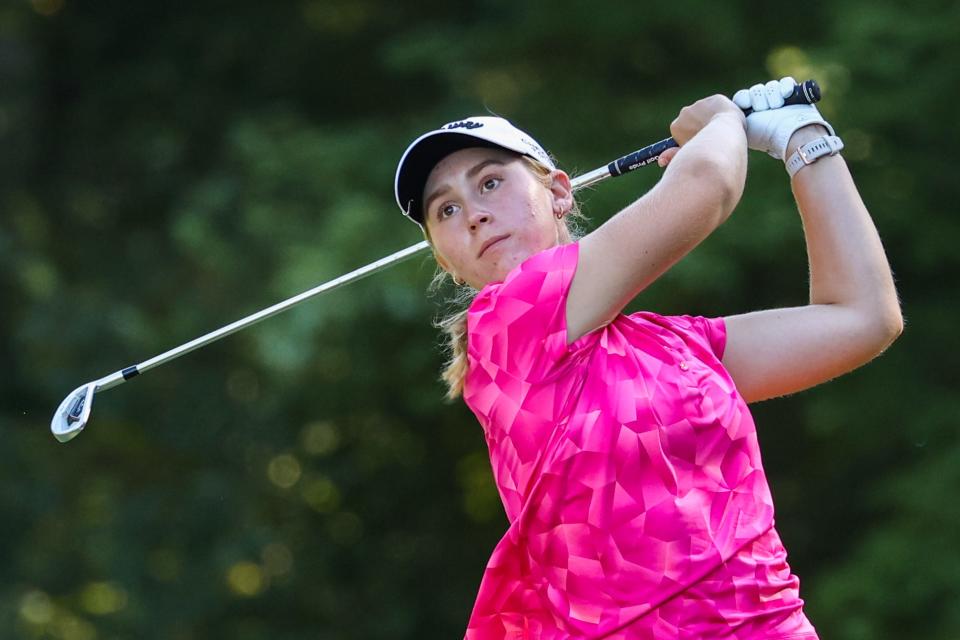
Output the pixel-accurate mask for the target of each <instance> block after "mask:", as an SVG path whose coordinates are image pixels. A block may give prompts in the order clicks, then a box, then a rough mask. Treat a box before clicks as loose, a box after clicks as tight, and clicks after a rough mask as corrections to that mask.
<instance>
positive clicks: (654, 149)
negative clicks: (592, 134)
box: [607, 80, 820, 177]
mask: <svg viewBox="0 0 960 640" xmlns="http://www.w3.org/2000/svg"><path fill="white" fill-rule="evenodd" d="M815 102H820V85H819V84H817V81H816V80H805V81H803V82H801V83H799V84H797V86H795V87H794V88H793V93H791V94H790V95H789V96H787V97H786V98H784V99H783V104H784V105H793V104H813V103H815ZM751 113H753V109H750V108H747V109H744V110H743V115H745V116H749V115H750V114H751ZM678 146H680V145H678V144H677V142H676V140H674V139H673V138H666V139H665V140H661V141H660V142H656V143H654V144H651V145H648V146H646V147H644V148H643V149H638V150H636V151H634V152H633V153H628V154H627V155H625V156H623V157H622V158H618V159H617V160H614V161H613V162H611V163H610V164H608V165H607V171H609V172H610V175H611V176H613V177H617V176H622V175H623V174H625V173H630V172H631V171H633V170H634V169H637V168H638V167H642V166H644V165H647V164H650V163H651V162H656V160H657V158H658V157H659V156H660V154H661V153H663V152H664V151H666V150H667V149H672V148H673V147H678Z"/></svg>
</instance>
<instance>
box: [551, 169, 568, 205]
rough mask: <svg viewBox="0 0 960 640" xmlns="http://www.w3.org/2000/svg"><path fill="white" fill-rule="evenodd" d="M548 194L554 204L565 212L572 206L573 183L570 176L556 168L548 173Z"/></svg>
mask: <svg viewBox="0 0 960 640" xmlns="http://www.w3.org/2000/svg"><path fill="white" fill-rule="evenodd" d="M550 194H551V195H552V196H553V203H554V206H556V207H559V209H560V210H561V211H563V212H564V213H566V212H567V211H570V209H572V208H573V185H571V184H570V176H568V175H567V174H566V172H564V171H560V170H559V169H556V170H555V171H553V172H551V174H550Z"/></svg>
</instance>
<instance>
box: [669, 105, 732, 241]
mask: <svg viewBox="0 0 960 640" xmlns="http://www.w3.org/2000/svg"><path fill="white" fill-rule="evenodd" d="M704 177H706V178H708V179H707V181H704ZM746 178H747V137H746V132H745V130H744V120H743V116H742V115H741V114H740V113H721V114H718V115H716V116H714V117H713V118H712V119H711V120H710V122H709V123H708V124H707V125H706V126H705V127H704V128H703V129H701V130H700V131H699V132H698V133H697V135H695V136H693V137H692V138H691V139H690V140H689V141H688V142H687V143H686V144H684V145H683V147H682V148H681V149H680V150H679V152H678V153H677V155H676V156H675V157H674V158H673V160H672V161H671V163H670V165H669V167H667V170H666V172H665V173H664V176H663V179H662V180H661V181H660V184H659V185H658V186H657V188H658V189H659V190H662V191H675V190H689V189H708V190H711V191H712V192H713V194H714V197H713V202H715V203H716V214H717V216H718V217H717V219H716V220H715V221H714V222H715V224H714V225H713V226H714V227H715V226H718V225H719V224H720V223H722V222H723V221H724V220H725V219H726V218H727V217H728V216H729V215H730V213H731V212H732V211H733V208H734V207H735V206H736V204H737V203H738V202H739V201H740V197H741V196H742V195H743V187H744V183H745V182H746ZM708 199H709V198H708Z"/></svg>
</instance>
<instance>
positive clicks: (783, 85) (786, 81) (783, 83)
mask: <svg viewBox="0 0 960 640" xmlns="http://www.w3.org/2000/svg"><path fill="white" fill-rule="evenodd" d="M796 86H797V81H796V80H794V79H793V78H792V77H790V76H784V77H782V78H780V95H781V96H783V97H784V98H789V97H790V96H792V95H793V90H794V88H795V87H796Z"/></svg>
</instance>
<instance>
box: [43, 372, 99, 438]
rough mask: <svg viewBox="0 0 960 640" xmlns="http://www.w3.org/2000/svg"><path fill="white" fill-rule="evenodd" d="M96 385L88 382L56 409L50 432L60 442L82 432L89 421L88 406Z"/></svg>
mask: <svg viewBox="0 0 960 640" xmlns="http://www.w3.org/2000/svg"><path fill="white" fill-rule="evenodd" d="M96 392H97V383H96V382H88V383H87V384H84V385H81V386H79V387H77V388H76V389H74V390H73V391H72V392H71V393H70V395H68V396H67V397H66V398H64V399H63V402H61V403H60V406H59V407H57V410H56V412H55V413H54V414H53V419H52V420H51V421H50V430H51V431H52V432H53V436H54V437H55V438H56V439H57V440H59V441H60V442H68V441H69V440H72V439H73V438H75V437H76V436H77V434H79V433H80V432H81V431H83V428H84V427H85V426H87V420H89V419H90V406H91V405H92V404H93V394H94V393H96Z"/></svg>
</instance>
